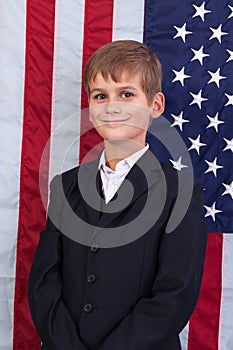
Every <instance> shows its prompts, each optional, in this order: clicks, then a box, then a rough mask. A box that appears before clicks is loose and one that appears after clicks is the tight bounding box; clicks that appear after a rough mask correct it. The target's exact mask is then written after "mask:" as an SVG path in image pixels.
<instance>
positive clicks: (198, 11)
mask: <svg viewBox="0 0 233 350" xmlns="http://www.w3.org/2000/svg"><path fill="white" fill-rule="evenodd" d="M193 6H194V7H195V10H196V13H195V14H194V15H193V17H192V18H194V17H197V16H200V17H201V19H202V21H203V22H204V20H205V14H207V13H210V12H211V11H210V10H206V9H205V2H203V3H202V4H201V6H196V5H194V4H193Z"/></svg>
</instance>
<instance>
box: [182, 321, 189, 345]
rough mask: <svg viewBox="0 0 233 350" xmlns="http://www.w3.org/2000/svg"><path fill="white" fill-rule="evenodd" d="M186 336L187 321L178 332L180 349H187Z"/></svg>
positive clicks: (187, 332) (187, 334)
mask: <svg viewBox="0 0 233 350" xmlns="http://www.w3.org/2000/svg"><path fill="white" fill-rule="evenodd" d="M188 337H189V322H188V323H187V325H186V326H185V328H184V329H183V330H182V332H181V333H180V343H181V349H182V350H187V349H188Z"/></svg>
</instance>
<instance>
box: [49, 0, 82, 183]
mask: <svg viewBox="0 0 233 350" xmlns="http://www.w3.org/2000/svg"><path fill="white" fill-rule="evenodd" d="M84 10H85V0H80V1H76V0H57V1H56V20H55V42H54V45H55V47H54V71H53V97H52V127H51V149H50V180H51V178H52V177H53V176H54V175H55V174H57V173H60V172H61V171H64V170H67V169H69V168H71V167H74V166H76V165H77V164H78V160H79V140H80V109H81V108H80V106H81V82H82V52H83V30H84ZM75 113H76V115H75V117H74V118H71V116H73V115H74V114H75ZM61 167H62V168H61Z"/></svg>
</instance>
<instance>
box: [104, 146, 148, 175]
mask: <svg viewBox="0 0 233 350" xmlns="http://www.w3.org/2000/svg"><path fill="white" fill-rule="evenodd" d="M148 149H149V144H148V143H147V144H146V145H145V146H144V147H143V148H141V149H140V150H139V151H137V152H134V153H132V154H130V155H129V156H128V157H127V158H125V159H123V160H121V161H120V162H123V161H125V162H127V164H128V165H129V166H130V168H132V167H133V165H134V164H135V163H136V162H137V161H138V160H139V158H141V156H142V155H143V154H144V153H145V152H146V151H147V150H148ZM120 162H119V163H120ZM105 163H106V159H105V150H103V152H102V154H101V156H100V160H99V165H98V170H99V169H100V168H101V167H102V166H105V167H106V164H105Z"/></svg>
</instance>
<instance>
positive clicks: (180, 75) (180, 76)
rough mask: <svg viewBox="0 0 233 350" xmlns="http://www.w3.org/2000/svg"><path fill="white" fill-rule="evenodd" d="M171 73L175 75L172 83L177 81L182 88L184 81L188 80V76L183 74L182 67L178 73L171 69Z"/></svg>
mask: <svg viewBox="0 0 233 350" xmlns="http://www.w3.org/2000/svg"><path fill="white" fill-rule="evenodd" d="M172 71H173V73H175V75H176V76H175V78H174V79H173V80H172V82H175V81H179V82H180V83H181V85H182V86H184V79H187V78H190V75H186V74H184V67H183V68H182V69H181V70H180V71H176V70H174V69H172Z"/></svg>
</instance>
